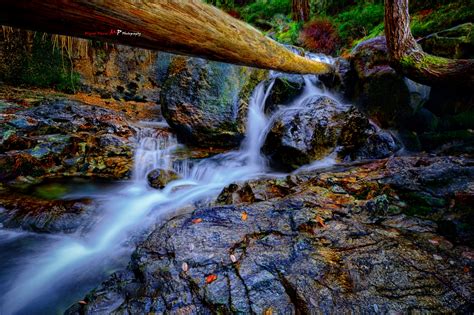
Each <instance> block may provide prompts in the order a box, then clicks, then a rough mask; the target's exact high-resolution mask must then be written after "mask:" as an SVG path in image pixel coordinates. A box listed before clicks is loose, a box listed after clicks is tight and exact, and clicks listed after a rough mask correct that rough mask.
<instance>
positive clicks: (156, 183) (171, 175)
mask: <svg viewBox="0 0 474 315" xmlns="http://www.w3.org/2000/svg"><path fill="white" fill-rule="evenodd" d="M179 178H180V176H179V175H178V174H176V173H175V172H173V171H171V170H164V169H156V170H153V171H151V172H150V173H148V175H147V179H148V184H150V186H151V187H153V188H156V189H163V188H165V186H166V185H167V184H168V183H169V182H171V181H174V180H177V179H179Z"/></svg>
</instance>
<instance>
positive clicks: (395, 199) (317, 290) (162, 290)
mask: <svg viewBox="0 0 474 315" xmlns="http://www.w3.org/2000/svg"><path fill="white" fill-rule="evenodd" d="M400 165H403V167H404V169H405V170H406V172H403V173H402V172H400V169H398V168H397V167H399V166H400ZM448 165H449V166H450V167H452V168H456V169H458V170H459V169H463V170H464V173H462V174H464V175H463V176H467V177H466V178H467V179H468V180H467V181H464V184H463V183H461V181H458V180H452V181H450V180H449V178H447V177H445V178H443V185H444V188H443V189H438V190H436V189H430V187H431V186H429V185H428V186H418V188H417V187H416V185H418V184H419V183H420V182H427V181H429V180H430V179H431V184H432V185H433V187H435V186H437V184H436V179H434V177H433V176H432V175H433V174H434V173H437V174H438V175H439V174H441V173H442V172H441V171H440V168H443V167H447V166H448ZM472 171H473V169H472V161H471V162H469V161H460V160H453V159H449V158H443V159H439V158H434V159H431V158H394V159H389V160H381V161H377V162H372V163H369V164H364V165H361V166H351V167H346V168H342V169H337V170H333V171H326V172H321V173H319V174H315V173H312V174H300V175H297V176H295V175H292V176H289V177H288V178H287V179H286V183H285V184H283V183H282V182H278V183H276V184H277V185H278V186H285V188H286V189H285V190H280V191H281V193H279V194H278V196H275V195H272V194H265V193H264V190H265V189H267V190H268V191H272V185H273V184H271V183H270V184H268V185H267V186H266V188H261V189H260V190H259V194H260V195H259V196H261V197H259V198H258V200H259V201H256V200H257V199H256V198H254V200H253V203H248V204H244V203H241V202H240V201H241V200H240V201H239V203H238V204H232V199H228V198H227V199H226V202H227V203H231V204H228V205H224V206H214V207H212V208H200V209H197V210H195V211H194V212H192V213H188V214H183V215H180V216H177V217H175V218H173V219H171V220H169V221H167V222H165V223H164V224H163V225H162V226H161V227H159V228H157V229H156V230H155V231H154V232H153V233H152V234H151V235H150V236H149V237H148V238H147V239H146V240H145V241H144V242H143V243H142V244H141V245H139V246H138V248H137V250H136V252H135V253H134V254H133V256H132V261H131V263H130V265H129V267H128V269H127V270H124V271H122V272H118V273H116V274H114V275H113V276H112V277H111V278H110V279H109V280H108V281H106V282H104V283H103V284H102V285H101V286H100V287H99V288H97V289H96V290H94V291H92V292H91V293H90V294H89V295H88V296H87V297H86V298H85V301H86V302H87V304H86V305H84V304H77V305H74V306H72V307H71V308H70V309H69V310H68V311H67V313H68V314H79V313H86V314H103V313H107V314H108V313H112V314H139V313H149V312H152V313H165V312H166V313H168V312H169V313H172V314H211V313H245V314H246V313H256V314H270V313H272V314H299V313H301V314H310V313H322V314H341V313H355V314H360V313H362V314H372V313H374V314H375V313H382V314H398V313H407V312H415V313H417V312H421V313H431V312H440V313H449V312H458V313H466V312H470V311H472V307H473V301H474V300H473V295H472V292H473V289H474V283H473V281H472V267H473V264H474V251H473V250H472V249H471V248H470V247H468V246H466V243H464V244H463V243H459V242H456V241H455V240H450V239H447V238H445V237H444V236H442V235H440V234H439V230H440V229H439V228H440V227H439V222H442V221H436V220H434V217H433V218H431V217H429V215H428V214H424V215H421V214H420V215H416V216H413V215H411V216H409V215H407V214H405V213H404V212H406V211H408V210H410V209H411V208H409V206H408V205H407V204H406V202H405V200H406V199H405V197H404V196H405V195H404V194H403V193H406V191H407V190H410V191H417V189H420V187H427V188H426V190H429V191H430V193H431V194H432V197H433V198H435V197H436V198H439V199H442V200H445V201H449V200H450V199H452V198H454V199H455V200H457V199H456V198H458V197H456V196H457V195H456V192H459V190H462V191H463V192H465V194H468V195H469V190H466V187H471V186H472V179H473V177H472V174H471V173H470V172H472ZM459 172H460V171H459ZM469 174H471V175H469ZM403 182H405V183H408V182H410V184H411V186H408V185H407V186H406V187H404V186H403V185H402V183H403ZM248 185H249V187H251V188H252V187H255V185H256V184H252V183H250V184H248ZM401 185H402V186H403V187H404V188H403V187H402V186H401ZM400 187H402V188H403V189H402V188H400ZM235 191H238V190H235ZM283 191H284V192H283ZM466 191H467V192H466ZM262 196H267V197H262ZM470 196H471V197H472V192H471V195H470ZM463 198H467V197H466V196H465V195H464V197H463ZM463 200H464V199H463ZM448 204H449V203H448ZM461 204H462V203H461ZM433 207H434V208H436V206H433ZM438 207H439V209H438V210H436V211H435V213H437V216H438V217H443V216H446V215H447V214H446V213H444V214H440V213H442V211H443V210H442V209H443V206H441V205H438ZM456 207H457V206H453V207H452V208H451V210H450V211H451V212H455V211H456V210H455V209H456ZM444 209H445V210H446V209H449V206H446V207H445V208H444ZM410 211H411V210H410ZM427 218H431V219H432V220H427Z"/></svg>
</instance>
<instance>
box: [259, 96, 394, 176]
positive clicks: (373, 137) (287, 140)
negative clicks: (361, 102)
mask: <svg viewBox="0 0 474 315" xmlns="http://www.w3.org/2000/svg"><path fill="white" fill-rule="evenodd" d="M338 146H339V147H341V149H339V150H340V153H341V154H342V157H349V158H351V159H360V158H383V157H387V156H388V155H390V154H392V153H393V152H394V151H395V150H396V149H397V145H396V143H395V141H394V140H393V138H392V137H391V135H389V134H387V133H381V132H377V131H376V128H375V127H374V126H373V125H371V124H370V122H369V120H368V119H367V118H365V117H364V116H363V115H362V114H361V113H360V112H359V111H358V110H357V109H355V108H354V107H352V106H348V105H342V104H339V103H338V102H336V101H335V100H333V99H331V98H329V97H326V96H317V97H312V98H309V99H307V100H306V101H305V103H304V104H302V106H300V107H298V108H289V109H286V110H283V111H281V112H279V113H278V114H277V116H276V117H275V118H274V122H273V124H272V126H271V129H270V131H269V133H268V134H267V137H266V139H265V143H264V145H263V148H262V151H263V152H264V153H265V154H266V155H267V156H268V157H269V158H270V161H271V164H272V165H273V166H274V167H277V168H283V169H286V170H291V169H295V168H297V167H299V166H302V165H305V164H308V163H310V162H311V161H314V160H319V159H322V158H324V157H326V156H327V155H328V154H329V153H331V152H332V151H334V150H336V148H337V147H338ZM379 148H380V150H379Z"/></svg>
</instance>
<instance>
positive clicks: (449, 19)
mask: <svg viewBox="0 0 474 315" xmlns="http://www.w3.org/2000/svg"><path fill="white" fill-rule="evenodd" d="M431 8H433V7H431ZM472 20H474V2H472V1H452V3H449V4H446V5H441V6H438V7H436V8H434V9H433V10H430V11H428V14H427V12H426V11H420V12H419V13H414V14H412V22H411V30H412V33H413V36H415V37H420V36H426V35H429V34H431V33H436V32H439V31H441V30H444V29H447V28H450V27H453V26H455V25H458V24H462V23H466V22H471V21H472Z"/></svg>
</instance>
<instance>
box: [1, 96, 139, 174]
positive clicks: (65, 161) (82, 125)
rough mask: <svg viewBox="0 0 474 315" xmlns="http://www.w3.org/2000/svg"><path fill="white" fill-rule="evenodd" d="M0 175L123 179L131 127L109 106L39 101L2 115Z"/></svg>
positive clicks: (126, 171) (130, 150) (127, 166)
mask: <svg viewBox="0 0 474 315" xmlns="http://www.w3.org/2000/svg"><path fill="white" fill-rule="evenodd" d="M0 130H2V133H1V134H2V138H1V141H0V165H2V167H1V168H0V179H2V180H7V181H10V180H14V179H15V178H17V177H21V176H35V177H43V176H50V177H51V176H94V177H104V178H116V179H119V178H126V177H128V176H129V174H130V171H131V169H132V158H133V148H134V144H133V142H132V140H133V137H134V136H135V133H136V128H135V127H134V126H133V125H131V124H130V123H129V122H128V121H127V119H126V118H125V116H124V115H123V114H122V113H120V112H116V111H113V110H110V109H105V108H101V107H98V106H97V107H96V106H91V105H87V104H84V103H81V102H78V101H73V100H68V99H58V100H45V101H43V102H42V103H40V104H39V105H37V106H35V107H31V108H27V109H22V110H20V109H18V110H16V111H15V112H14V113H13V114H11V115H9V116H8V117H7V121H6V124H4V125H3V126H2V127H1V129H0Z"/></svg>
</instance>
